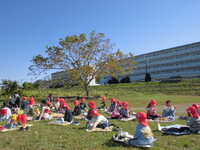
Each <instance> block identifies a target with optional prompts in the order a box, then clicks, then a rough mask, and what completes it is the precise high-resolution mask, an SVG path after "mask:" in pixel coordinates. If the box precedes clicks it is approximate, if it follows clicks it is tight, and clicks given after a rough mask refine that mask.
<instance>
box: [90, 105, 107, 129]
mask: <svg viewBox="0 0 200 150" xmlns="http://www.w3.org/2000/svg"><path fill="white" fill-rule="evenodd" d="M91 115H92V119H91V120H90V121H89V129H94V128H102V129H105V128H106V127H108V126H109V122H108V119H106V118H105V117H104V116H103V115H101V114H100V113H99V112H98V111H97V110H96V109H93V110H92V111H91Z"/></svg>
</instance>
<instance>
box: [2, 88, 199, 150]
mask: <svg viewBox="0 0 200 150" xmlns="http://www.w3.org/2000/svg"><path fill="white" fill-rule="evenodd" d="M122 93H123V92H121V94H117V95H116V94H115V95H114V94H113V95H112V94H111V95H109V96H107V97H114V98H116V99H120V100H122V101H128V102H129V104H130V109H131V110H134V111H135V112H138V111H145V110H144V108H145V107H146V105H147V104H148V102H149V101H150V100H151V99H152V98H154V99H156V100H157V103H158V112H161V110H162V107H161V106H163V105H164V103H165V101H166V100H167V99H170V100H172V102H173V104H174V105H177V110H178V111H177V112H178V113H179V114H181V115H186V113H185V108H186V107H188V106H189V105H191V104H192V103H194V102H195V103H198V104H200V96H191V95H167V94H160V93H151V94H145V93H135V92H131V91H125V92H124V94H122ZM94 101H95V102H96V103H97V106H98V105H99V103H100V100H94ZM69 104H70V105H71V108H73V106H72V103H69ZM107 104H108V105H109V102H108V101H107ZM179 114H177V115H179ZM47 122H48V121H40V122H31V123H32V124H34V126H33V127H32V128H31V131H29V132H22V131H12V132H5V133H0V136H1V140H0V149H2V150H10V149H15V150H16V149H26V150H35V149H37V150H54V149H74V150H76V149H84V150H87V149H88V150H94V149H95V150H102V149H113V150H118V149H120V150H123V149H124V150H125V149H137V148H133V147H124V146H123V145H120V144H118V143H115V142H113V141H112V140H111V138H112V136H113V135H114V134H116V133H115V132H92V133H88V132H86V131H85V121H83V120H80V125H79V126H74V125H69V126H56V125H47ZM111 122H112V123H115V124H116V125H118V126H120V127H122V128H123V131H128V132H129V133H130V134H133V133H134V131H135V127H136V125H137V122H136V121H129V122H120V121H118V120H112V121H111ZM1 124H3V122H1ZM149 124H150V127H151V129H152V131H153V133H154V136H155V138H156V139H158V140H157V141H156V142H155V145H154V147H153V148H152V149H155V150H187V149H191V150H198V149H199V150H200V142H199V139H200V134H199V135H184V136H172V135H162V134H161V133H160V132H158V130H157V123H149ZM170 124H185V121H184V120H177V121H175V122H171V123H161V125H163V126H164V125H170Z"/></svg>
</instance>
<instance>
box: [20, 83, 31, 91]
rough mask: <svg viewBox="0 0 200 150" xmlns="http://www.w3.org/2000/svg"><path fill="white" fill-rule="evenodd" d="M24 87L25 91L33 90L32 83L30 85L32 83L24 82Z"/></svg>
mask: <svg viewBox="0 0 200 150" xmlns="http://www.w3.org/2000/svg"><path fill="white" fill-rule="evenodd" d="M22 87H23V89H25V90H30V89H32V88H33V86H32V83H30V82H24V83H23V84H22Z"/></svg>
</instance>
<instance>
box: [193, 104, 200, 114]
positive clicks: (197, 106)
mask: <svg viewBox="0 0 200 150" xmlns="http://www.w3.org/2000/svg"><path fill="white" fill-rule="evenodd" d="M192 106H193V107H194V108H196V110H197V113H198V114H199V115H200V107H199V105H198V104H192Z"/></svg>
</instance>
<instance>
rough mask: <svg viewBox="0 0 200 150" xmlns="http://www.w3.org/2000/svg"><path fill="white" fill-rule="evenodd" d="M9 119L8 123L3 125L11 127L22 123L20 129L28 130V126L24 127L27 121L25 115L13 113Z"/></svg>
mask: <svg viewBox="0 0 200 150" xmlns="http://www.w3.org/2000/svg"><path fill="white" fill-rule="evenodd" d="M9 119H10V121H9V122H8V124H6V125H5V126H4V127H5V128H8V129H11V128H16V127H17V126H19V125H22V127H21V129H22V130H28V129H29V128H28V127H26V122H27V116H26V115H22V114H13V115H12V116H10V118H9Z"/></svg>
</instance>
